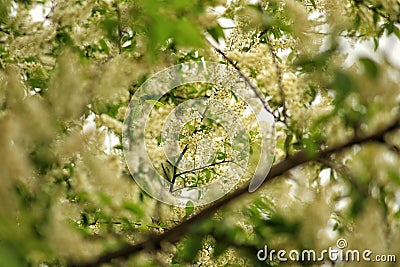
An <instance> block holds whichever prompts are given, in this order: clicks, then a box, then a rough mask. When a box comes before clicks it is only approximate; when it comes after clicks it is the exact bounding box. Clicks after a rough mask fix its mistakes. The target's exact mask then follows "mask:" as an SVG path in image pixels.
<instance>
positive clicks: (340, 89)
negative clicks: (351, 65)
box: [332, 70, 355, 105]
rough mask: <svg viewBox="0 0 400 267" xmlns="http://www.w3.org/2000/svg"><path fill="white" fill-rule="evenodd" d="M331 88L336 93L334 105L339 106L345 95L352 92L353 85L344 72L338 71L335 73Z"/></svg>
mask: <svg viewBox="0 0 400 267" xmlns="http://www.w3.org/2000/svg"><path fill="white" fill-rule="evenodd" d="M332 87H333V88H334V89H335V91H336V97H335V103H336V104H339V105H340V104H341V103H342V102H343V101H344V99H345V98H346V97H347V95H348V94H350V92H351V91H353V90H354V88H355V85H354V83H353V81H352V79H351V78H350V76H349V75H348V74H347V73H346V72H344V71H341V70H338V71H336V73H335V79H334V81H333V84H332Z"/></svg>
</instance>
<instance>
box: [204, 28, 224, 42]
mask: <svg viewBox="0 0 400 267" xmlns="http://www.w3.org/2000/svg"><path fill="white" fill-rule="evenodd" d="M207 32H208V33H209V34H210V35H211V36H212V37H213V38H214V40H215V41H217V42H218V40H219V38H223V39H225V35H224V31H223V29H222V27H221V25H219V24H217V25H216V26H214V27H211V28H208V29H207Z"/></svg>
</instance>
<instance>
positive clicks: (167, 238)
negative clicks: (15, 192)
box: [73, 118, 400, 267]
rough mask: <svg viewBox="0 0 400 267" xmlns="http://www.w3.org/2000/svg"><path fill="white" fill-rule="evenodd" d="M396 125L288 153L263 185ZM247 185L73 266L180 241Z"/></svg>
mask: <svg viewBox="0 0 400 267" xmlns="http://www.w3.org/2000/svg"><path fill="white" fill-rule="evenodd" d="M397 128H400V118H397V119H396V120H395V121H394V122H392V123H391V124H389V125H387V126H386V127H383V128H381V129H380V130H378V131H376V132H375V133H374V134H372V135H369V136H365V137H356V138H354V139H352V140H350V141H349V142H347V143H344V144H342V145H338V146H336V147H333V148H329V149H325V150H322V151H319V152H317V153H314V154H310V153H307V152H306V151H300V152H298V153H296V154H294V155H292V156H289V157H288V158H287V159H285V160H284V161H282V162H279V163H277V164H276V165H274V166H273V167H272V168H271V171H270V172H269V173H268V175H267V176H266V178H265V180H264V182H263V185H265V184H266V183H267V182H270V181H271V180H273V179H275V178H277V177H279V176H281V175H283V174H284V173H286V172H287V171H289V170H291V169H292V168H294V167H296V166H299V165H301V164H303V163H306V162H309V161H314V160H318V159H320V158H326V157H327V156H329V155H331V154H333V153H337V152H342V151H343V150H345V149H347V148H349V147H351V146H354V145H358V144H363V143H366V142H370V141H373V140H376V139H379V138H381V137H383V136H384V135H385V134H386V133H388V132H390V131H393V130H395V129H397ZM248 187H249V183H246V184H244V185H243V186H242V187H240V188H239V189H237V190H235V191H233V192H232V193H231V194H228V195H226V196H225V197H224V198H222V199H220V200H218V201H217V202H215V203H214V204H212V205H210V206H208V207H207V208H205V209H203V210H202V211H201V212H199V213H198V214H196V215H194V216H193V217H191V218H189V219H187V220H185V221H183V222H182V223H180V224H178V225H176V226H174V227H172V228H171V229H169V230H167V231H166V232H164V233H163V234H160V235H149V236H148V238H147V239H146V240H145V241H143V242H140V243H137V244H135V245H125V246H123V247H121V248H120V249H117V250H115V251H112V252H106V253H104V254H103V255H100V256H99V257H98V258H96V259H94V260H93V261H91V262H87V263H84V264H78V265H73V266H76V267H78V266H80V267H84V266H85V267H89V266H99V265H100V264H102V263H107V262H110V261H112V260H113V259H117V258H127V257H129V256H131V255H134V254H136V253H138V252H141V251H144V250H152V249H158V248H160V246H161V243H163V242H171V243H175V242H178V241H179V240H181V239H182V238H183V237H184V236H185V235H187V234H188V233H190V231H191V229H192V228H193V227H195V223H198V222H199V221H201V220H203V219H206V218H208V217H209V216H211V215H212V214H214V212H215V211H217V210H218V209H220V208H221V207H224V206H226V205H227V204H229V203H231V202H232V201H234V200H236V199H238V198H239V197H241V196H243V195H247V194H249V192H248Z"/></svg>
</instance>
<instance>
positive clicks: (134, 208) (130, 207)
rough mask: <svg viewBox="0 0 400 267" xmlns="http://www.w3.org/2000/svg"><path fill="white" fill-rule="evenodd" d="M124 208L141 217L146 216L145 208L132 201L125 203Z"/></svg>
mask: <svg viewBox="0 0 400 267" xmlns="http://www.w3.org/2000/svg"><path fill="white" fill-rule="evenodd" d="M123 207H124V209H126V210H129V211H131V212H132V213H134V214H136V215H137V216H139V217H140V218H143V217H144V216H145V214H144V212H143V210H142V209H141V208H140V207H139V205H137V204H135V203H132V202H126V203H124V205H123Z"/></svg>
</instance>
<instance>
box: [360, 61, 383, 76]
mask: <svg viewBox="0 0 400 267" xmlns="http://www.w3.org/2000/svg"><path fill="white" fill-rule="evenodd" d="M359 61H360V62H361V64H362V66H363V68H364V71H365V73H366V74H367V75H368V76H369V77H371V78H374V79H376V78H377V77H378V75H379V68H378V66H377V64H376V63H375V61H373V60H372V59H370V58H366V57H362V58H360V59H359Z"/></svg>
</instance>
